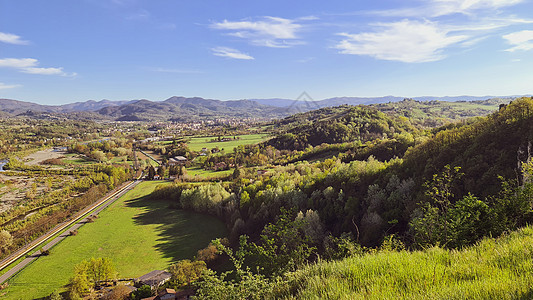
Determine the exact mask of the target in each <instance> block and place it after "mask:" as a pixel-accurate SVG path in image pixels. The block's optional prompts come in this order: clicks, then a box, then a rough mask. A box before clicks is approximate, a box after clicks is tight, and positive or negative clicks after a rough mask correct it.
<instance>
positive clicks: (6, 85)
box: [0, 82, 22, 90]
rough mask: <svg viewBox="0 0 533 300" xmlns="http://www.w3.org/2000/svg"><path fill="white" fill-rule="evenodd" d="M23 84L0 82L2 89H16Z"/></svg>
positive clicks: (0, 88)
mask: <svg viewBox="0 0 533 300" xmlns="http://www.w3.org/2000/svg"><path fill="white" fill-rule="evenodd" d="M21 86H22V85H20V84H5V83H2V82H0V90H7V89H14V88H18V87H21Z"/></svg>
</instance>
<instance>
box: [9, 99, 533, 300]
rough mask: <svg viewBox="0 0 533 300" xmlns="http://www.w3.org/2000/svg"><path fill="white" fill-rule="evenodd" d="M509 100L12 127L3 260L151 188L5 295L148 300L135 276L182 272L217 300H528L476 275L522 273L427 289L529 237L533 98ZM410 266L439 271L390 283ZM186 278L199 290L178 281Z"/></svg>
mask: <svg viewBox="0 0 533 300" xmlns="http://www.w3.org/2000/svg"><path fill="white" fill-rule="evenodd" d="M502 101H503V100H494V99H489V100H482V101H473V102H442V101H416V100H412V99H405V100H402V101H399V102H389V103H378V104H372V105H357V106H350V105H340V106H334V107H324V108H320V109H316V110H311V111H308V112H300V113H297V114H294V115H291V116H288V117H285V118H279V119H269V120H263V121H260V120H258V119H248V120H241V121H239V122H230V123H225V122H202V121H190V122H185V123H182V122H179V121H172V122H170V123H166V122H162V121H157V122H154V121H147V120H144V121H139V120H137V121H116V120H115V121H87V120H72V119H70V120H66V119H65V120H50V119H41V118H35V115H31V116H30V115H27V114H26V115H20V116H17V117H15V118H13V119H11V118H10V119H4V120H3V121H2V123H1V126H3V128H4V129H5V130H4V131H3V133H1V134H0V137H1V138H2V140H1V141H2V143H1V145H2V147H4V148H3V149H5V150H6V151H8V152H5V153H6V155H4V158H6V159H9V160H8V161H7V163H6V164H5V165H4V171H2V172H1V173H0V180H1V185H0V192H1V193H2V194H1V195H2V198H1V201H2V205H3V206H2V212H1V214H0V218H1V220H2V222H3V223H2V225H0V228H1V230H2V231H1V234H2V237H1V238H2V239H3V242H2V245H3V246H2V248H1V251H2V252H1V253H2V256H3V257H4V258H5V257H8V256H9V254H10V253H14V251H16V250H17V249H19V248H21V247H24V245H25V244H26V243H28V242H29V241H31V240H34V239H36V238H38V237H39V236H40V235H41V234H43V233H44V232H46V231H47V230H49V229H51V228H52V227H53V226H55V225H57V224H60V223H61V222H64V221H66V220H69V219H70V218H72V217H73V216H74V215H75V214H76V213H78V212H79V211H81V210H83V209H84V207H87V206H88V205H90V204H91V203H95V202H96V201H99V200H98V199H102V197H103V196H104V195H105V194H106V193H108V192H110V191H112V190H113V189H115V188H117V187H118V186H120V185H121V184H123V183H127V182H131V181H132V180H134V179H135V178H137V177H139V176H140V177H141V178H142V179H143V182H141V183H140V184H138V185H137V186H136V187H135V188H134V189H133V190H131V191H129V192H128V193H127V194H125V195H124V196H122V197H121V198H119V199H118V200H117V201H116V202H114V203H113V204H111V205H110V206H109V207H107V208H105V209H104V210H103V211H102V212H101V213H99V214H98V217H91V218H89V219H90V221H87V222H86V224H85V225H84V226H82V227H80V228H79V229H76V230H75V233H74V234H72V233H71V234H70V235H68V236H66V238H65V239H64V240H63V241H61V242H60V243H58V244H57V245H55V246H53V247H52V248H50V249H48V250H47V252H46V255H41V256H39V258H37V259H36V260H35V261H33V262H32V263H31V264H30V265H28V266H26V267H25V268H24V269H22V270H21V271H20V272H18V273H17V274H15V275H14V276H12V277H11V278H10V279H9V280H8V281H7V283H6V284H4V285H3V286H2V287H3V288H2V290H0V293H1V295H2V297H3V298H6V299H19V298H24V297H25V295H27V294H28V293H29V294H31V295H32V297H33V298H43V297H48V296H50V297H51V295H57V294H58V295H60V297H63V298H76V297H95V298H105V297H110V295H111V294H113V293H114V291H117V292H118V291H119V290H124V289H126V288H127V289H129V290H130V292H129V294H128V295H129V296H128V297H130V298H132V299H140V298H139V297H141V296H140V295H141V294H137V293H141V288H143V289H145V288H144V287H143V285H142V284H139V283H138V282H137V281H136V280H135V278H139V277H141V276H142V275H143V274H147V273H149V272H151V271H154V270H168V272H169V274H171V275H169V276H170V280H169V281H167V282H166V283H164V284H161V285H160V286H158V287H152V289H155V290H157V289H159V290H160V291H163V290H164V288H169V289H173V290H177V291H181V292H183V293H193V294H195V295H196V296H197V297H199V298H201V299H204V298H206V299H213V298H216V299H218V298H231V297H236V298H252V299H254V298H255V299H265V298H267V299H268V298H272V299H274V298H275V299H278V298H286V299H296V298H298V299H300V298H314V297H315V296H320V297H321V296H324V297H325V296H326V295H330V296H331V295H337V296H338V297H340V298H346V297H348V298H353V297H355V298H358V297H360V298H368V297H370V298H372V297H374V298H375V299H383V298H385V299H387V298H395V297H397V296H398V295H400V297H404V298H410V297H418V296H420V295H429V297H435V298H447V297H455V296H454V295H458V293H464V294H469V295H473V296H472V297H473V298H475V299H482V298H485V296H483V295H487V294H486V293H487V289H492V290H491V292H490V293H492V294H493V295H500V296H502V297H504V298H505V297H507V296H506V295H527V294H528V293H530V291H529V290H528V289H511V288H510V287H509V286H508V285H505V284H499V283H498V284H495V285H491V283H490V279H489V278H485V277H476V276H478V275H479V274H481V273H483V274H485V273H484V272H490V273H493V274H498V275H497V276H499V278H507V279H505V280H515V281H523V282H524V284H525V285H527V284H529V282H530V277H528V275H525V276H518V277H516V276H514V275H509V274H510V273H509V271H508V270H509V268H510V267H509V265H498V266H495V267H494V266H493V265H491V264H490V263H489V262H487V263H485V265H483V269H479V271H475V270H474V271H472V272H474V273H475V272H478V273H475V274H478V275H475V274H474V275H475V276H474V275H473V273H472V274H471V273H469V272H466V271H465V273H462V274H463V275H462V276H465V277H464V278H465V279H464V284H466V286H464V287H463V286H458V285H454V284H452V283H453V282H455V281H456V279H454V278H456V277H454V276H456V275H453V274H448V275H446V274H444V273H443V274H442V275H439V276H442V277H441V279H440V280H437V279H436V278H435V279H431V280H430V281H428V280H429V279H427V278H429V277H431V276H433V275H431V274H429V273H431V272H430V271H431V267H430V266H431V265H436V267H435V270H437V269H439V270H440V269H441V268H444V269H446V268H448V263H446V262H442V261H441V260H439V259H440V258H436V257H435V255H437V256H438V257H451V256H454V257H457V260H458V261H460V263H459V262H458V263H457V265H455V266H454V268H470V267H468V266H470V265H471V264H472V259H471V256H472V254H471V253H472V251H486V250H476V249H478V248H479V247H481V248H483V249H486V246H483V245H484V244H486V243H492V242H496V243H502V244H501V247H503V248H502V249H508V247H510V246H509V244H507V242H506V239H507V237H506V236H507V234H508V232H516V233H513V237H512V238H513V239H515V240H516V242H513V243H516V244H517V245H519V244H520V245H526V244H527V242H525V241H526V240H527V239H528V238H529V235H528V232H529V231H528V230H529V227H528V225H529V222H530V220H531V219H530V216H531V207H533V206H532V205H533V204H532V203H531V202H530V200H529V199H531V198H530V195H531V186H532V185H533V183H532V182H530V180H529V178H530V172H531V169H530V168H531V166H530V164H531V163H530V153H529V150H528V149H529V144H530V142H529V140H530V136H529V135H530V132H531V131H530V122H529V121H530V119H531V118H532V116H531V114H530V113H528V112H530V111H533V109H532V108H531V107H533V100H532V99H531V98H517V99H513V100H512V102H511V101H509V102H507V103H502ZM118 106H119V105H117V106H113V107H114V109H116V107H118ZM23 128H24V129H25V130H21V129H23ZM67 128H68V129H67ZM10 141H11V142H10ZM13 141H16V143H14V142H13ZM22 141H23V142H22ZM494 141H503V143H494ZM17 143H18V144H17ZM22 145H23V146H22ZM516 153H518V156H516ZM421 162H423V163H421ZM516 174H520V176H518V177H517V176H516ZM500 237H501V238H500ZM498 239H502V242H498ZM524 247H526V246H524ZM520 249H522V248H520ZM528 249H529V248H527V247H526V248H523V249H522V250H520V251H526V252H527V251H529V250H528ZM502 251H511V250H502ZM513 251H514V250H513ZM435 253H437V254H435ZM486 255H487V256H489V257H494V253H490V254H489V253H487V254H486ZM463 256H464V257H465V258H463ZM318 258H320V259H318ZM98 259H105V261H106V264H109V266H108V268H110V269H109V270H110V271H109V272H108V271H105V272H104V273H103V274H106V275H105V276H104V275H102V276H104V277H101V279H99V280H97V281H94V279H90V278H92V277H91V276H95V275H94V274H93V273H90V272H92V271H90V270H91V269H84V268H85V267H82V265H84V264H90V263H93V262H96V261H97V260H98ZM450 259H451V258H450ZM513 259H515V261H516V262H517V263H518V264H520V265H523V264H526V262H522V261H521V260H520V259H521V258H513ZM385 262H387V263H385ZM412 263H414V264H422V265H424V266H426V267H427V268H426V269H427V270H426V271H427V272H426V271H424V272H425V273H423V274H421V275H420V276H422V277H423V278H419V279H416V278H418V277H417V276H415V275H413V274H410V273H409V271H408V270H409V269H410V268H411V267H405V268H404V269H402V268H400V269H398V270H397V272H395V273H394V274H393V273H390V272H389V273H386V274H383V275H378V273H379V272H378V271H377V270H382V269H383V268H385V266H389V267H387V268H391V266H397V265H398V266H399V265H402V266H409V265H410V264H412ZM337 264H340V265H346V267H345V269H343V268H344V267H343V268H341V267H332V266H336V265H337ZM463 264H464V265H463ZM232 265H233V267H232ZM354 265H358V266H359V267H356V269H358V270H360V269H364V270H366V269H365V268H367V269H368V274H374V275H368V278H367V279H368V280H370V281H367V279H363V278H359V277H357V276H358V275H356V274H352V273H351V272H353V271H352V270H353V268H355V267H353V266H354ZM91 268H92V267H91ZM189 268H192V269H189ZM332 268H333V269H335V270H336V271H333V270H332ZM392 268H394V267H392ZM84 270H85V271H84ZM185 270H188V271H187V272H192V273H187V274H189V275H186V276H190V277H187V278H189V279H184V277H180V276H184V275H180V274H182V273H180V272H185ZM223 270H225V271H228V270H229V273H224V272H223ZM424 270H425V269H424ZM476 270H477V269H476ZM487 270H490V271H487ZM41 272H45V273H47V274H49V276H47V278H46V279H43V278H42V276H40V275H39V274H41ZM102 272H103V271H102ZM106 272H107V273H106ZM317 272H318V273H317ZM336 272H341V273H343V274H348V275H347V276H350V278H351V277H353V278H359V279H354V280H357V282H358V283H352V282H351V281H350V283H345V282H343V281H339V280H338V279H335V278H337V276H339V275H338V274H337V273H336ZM365 272H366V271H365ZM435 272H436V271H435ZM443 272H444V271H443ZM480 272H481V273H480ZM91 274H93V275H91ZM317 274H323V275H317ZM324 274H327V275H324ZM387 274H388V275H387ZM424 274H425V275H424ZM435 274H436V273H435ZM439 274H440V273H439ZM379 276H385V277H387V278H392V279H388V280H392V281H393V283H391V282H390V281H387V280H385V279H383V278H382V277H379ZM424 276H425V277H424ZM428 276H429V277H428ZM434 276H437V275H434ZM446 276H447V277H446ZM457 276H459V275H457ZM480 276H481V275H480ZM495 276H496V275H495ZM372 278H375V279H376V280H378V281H377V283H372V284H371V283H370V282H371V281H372V280H373V279H372ZM401 278H411V279H408V280H407V279H406V280H407V281H402V280H403V279H401ZM424 278H426V279H424ZM476 278H477V279H476ZM424 280H425V281H424ZM500 280H504V279H500ZM372 282H373V281H372ZM399 282H403V283H402V284H404V285H406V286H407V287H408V288H405V289H403V288H401V287H400V286H398V285H401V284H400V283H399ZM419 282H426V283H425V286H424V287H422V286H419V285H417V283H419ZM115 284H116V286H115ZM323 284H324V285H323ZM245 286H247V287H249V286H253V287H254V288H244V287H245ZM317 286H318V287H317ZM384 286H392V288H390V289H388V290H383V288H382V287H384ZM395 286H398V287H397V288H395ZM319 287H320V288H319ZM442 287H445V289H444V290H443V292H439V291H440V289H441V288H442ZM135 289H139V292H137V291H136V290H135ZM155 290H152V293H156V291H155ZM377 290H382V292H377ZM124 291H125V290H124ZM142 293H144V292H142ZM369 293H370V294H369ZM143 295H144V294H143ZM328 297H329V296H328ZM520 297H521V296H520ZM511 298H513V297H511Z"/></svg>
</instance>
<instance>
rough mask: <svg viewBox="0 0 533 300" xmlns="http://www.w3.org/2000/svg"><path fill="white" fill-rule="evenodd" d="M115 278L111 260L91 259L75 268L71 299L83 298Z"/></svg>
mask: <svg viewBox="0 0 533 300" xmlns="http://www.w3.org/2000/svg"><path fill="white" fill-rule="evenodd" d="M114 276H115V270H114V266H113V263H112V262H111V260H110V259H109V258H91V259H90V260H87V261H82V262H81V263H79V264H78V265H76V266H75V267H74V277H72V278H71V280H70V284H69V295H70V297H71V298H77V297H80V296H83V295H84V294H86V293H87V292H89V290H90V289H91V288H93V287H97V286H99V285H100V283H101V282H102V281H107V280H109V279H111V278H113V277H114Z"/></svg>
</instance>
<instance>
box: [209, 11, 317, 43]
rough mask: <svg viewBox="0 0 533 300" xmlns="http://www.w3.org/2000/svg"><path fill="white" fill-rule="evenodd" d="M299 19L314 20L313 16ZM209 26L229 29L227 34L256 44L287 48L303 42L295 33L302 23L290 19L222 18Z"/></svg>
mask: <svg viewBox="0 0 533 300" xmlns="http://www.w3.org/2000/svg"><path fill="white" fill-rule="evenodd" d="M300 20H314V17H313V18H312V19H311V18H309V17H308V18H306V19H300ZM210 27H211V28H213V29H219V30H228V31H231V33H229V35H231V36H235V37H238V38H242V39H247V40H249V41H250V42H251V43H252V44H253V45H256V46H265V47H273V48H287V47H292V46H295V45H299V44H302V43H303V42H302V41H301V40H299V38H298V35H297V33H298V32H299V31H300V30H301V29H302V25H301V24H297V23H295V21H294V20H290V19H284V18H277V17H264V18H263V19H262V20H260V21H238V22H230V21H228V20H224V21H222V22H219V23H213V24H211V26H210Z"/></svg>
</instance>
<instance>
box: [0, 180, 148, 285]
mask: <svg viewBox="0 0 533 300" xmlns="http://www.w3.org/2000/svg"><path fill="white" fill-rule="evenodd" d="M139 182H141V181H140V180H136V181H134V182H132V183H130V184H128V185H126V186H125V187H123V188H122V190H119V191H118V192H117V193H115V194H113V195H112V196H111V197H109V198H108V199H106V200H104V201H103V203H102V202H100V203H99V204H97V205H95V206H94V207H93V210H92V211H91V214H90V215H89V216H87V217H85V218H83V219H81V220H79V221H77V223H76V224H74V225H73V226H72V227H70V228H69V229H68V230H66V231H65V232H63V233H62V234H60V235H59V236H57V237H56V238H55V239H53V240H52V241H50V242H49V243H48V244H46V245H44V246H43V247H42V249H43V250H49V249H50V248H52V247H53V246H55V245H56V244H57V243H59V242H61V241H62V240H63V239H65V238H66V237H68V236H69V235H70V234H71V232H72V231H75V230H78V228H80V227H81V226H83V225H84V224H86V223H88V222H89V218H90V217H91V216H96V215H98V214H99V213H100V212H101V211H102V210H104V209H105V208H106V207H108V206H109V205H111V204H112V203H113V202H115V200H117V199H118V198H120V197H121V196H122V195H124V194H125V193H126V192H128V191H129V190H131V189H133V188H134V187H135V186H136V185H137V184H138V183H139ZM104 199H105V198H104ZM90 210H91V209H89V211H90ZM86 213H88V211H85V212H84V213H82V215H84V214H86ZM69 225H70V224H69ZM62 226H65V224H63V225H62ZM66 226H67V227H68V225H66ZM54 230H56V229H53V230H52V231H51V232H49V233H48V234H45V235H44V237H43V240H45V239H48V238H49V236H51V235H54V234H55V233H53V232H54ZM61 230H62V229H60V230H59V231H61ZM38 244H39V243H38ZM37 246H38V245H34V246H33V247H32V249H34V248H36V247H37ZM27 251H31V250H27ZM22 255H24V254H22ZM39 256H41V251H40V250H39V251H37V252H35V253H34V254H33V255H30V256H28V257H26V258H25V259H24V260H23V261H21V262H20V263H18V264H17V265H16V266H14V267H13V268H11V269H10V270H9V271H7V272H6V273H5V274H3V275H2V276H0V284H2V283H4V282H5V281H6V280H8V279H9V278H11V276H13V275H15V274H16V273H18V272H19V271H20V270H22V269H24V268H25V267H26V266H27V265H28V264H29V263H31V262H32V261H34V260H36V259H37V258H39ZM8 265H9V264H7V265H4V266H3V267H2V268H4V267H7V266H8Z"/></svg>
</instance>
